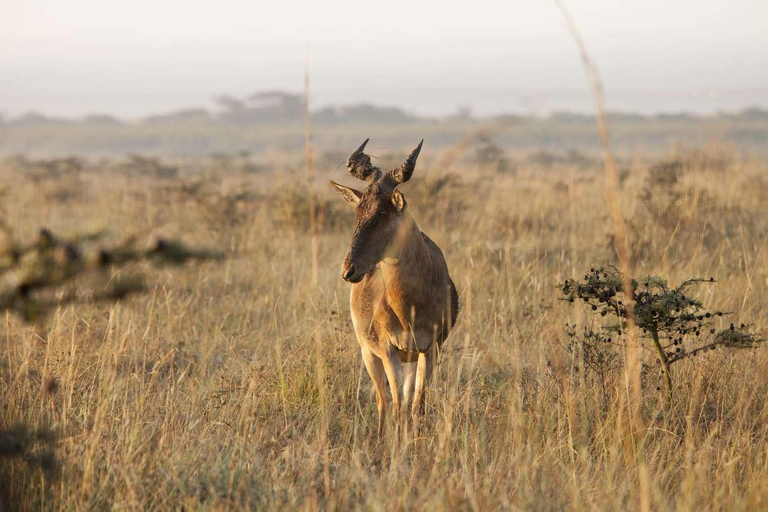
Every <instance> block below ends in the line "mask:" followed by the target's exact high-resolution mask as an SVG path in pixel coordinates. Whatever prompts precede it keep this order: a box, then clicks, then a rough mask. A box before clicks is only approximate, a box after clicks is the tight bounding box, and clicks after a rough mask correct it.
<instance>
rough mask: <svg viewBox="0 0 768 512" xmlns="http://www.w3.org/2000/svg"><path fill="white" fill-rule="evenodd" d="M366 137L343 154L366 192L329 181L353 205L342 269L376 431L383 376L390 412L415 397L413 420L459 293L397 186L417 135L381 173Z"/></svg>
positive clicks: (406, 174)
mask: <svg viewBox="0 0 768 512" xmlns="http://www.w3.org/2000/svg"><path fill="white" fill-rule="evenodd" d="M367 143H368V139H366V141H365V142H363V144H362V146H360V147H359V148H358V149H357V151H355V152H354V153H352V154H351V155H350V156H349V158H348V159H347V169H349V172H350V173H351V174H352V176H354V177H355V178H358V179H360V180H363V181H367V182H369V185H368V187H367V188H366V190H365V192H361V191H359V190H355V189H353V188H349V187H345V186H342V185H339V184H338V183H334V182H333V181H331V185H333V187H334V188H335V189H336V190H337V191H338V192H339V194H341V196H342V197H343V198H344V200H345V201H346V202H348V203H349V204H351V205H352V206H354V207H355V217H356V222H355V231H354V234H353V235H352V241H351V243H350V245H349V250H348V251H347V254H346V257H345V258H344V262H343V263H342V265H341V277H342V278H343V279H344V280H345V281H348V282H350V283H354V284H353V285H352V290H351V294H350V306H351V310H352V323H353V325H354V328H355V334H356V335H357V341H358V343H359V344H360V348H361V350H362V355H363V362H364V363H365V367H366V369H367V370H368V374H369V375H370V376H371V380H372V381H373V384H374V386H375V387H376V405H377V406H378V411H379V436H381V435H382V433H383V431H384V421H385V419H386V415H387V407H388V400H387V390H386V382H387V381H389V387H390V391H391V394H392V408H393V413H394V418H395V419H396V421H399V420H400V418H401V416H400V411H401V410H402V409H401V407H407V405H408V404H409V403H410V402H411V400H413V402H412V407H411V415H412V417H413V420H414V423H418V416H419V415H420V414H421V412H422V411H423V406H424V388H425V385H426V383H427V382H429V380H430V378H431V375H432V369H433V367H434V364H435V362H436V359H437V351H438V348H439V347H440V346H441V345H442V343H443V342H444V341H445V339H446V338H447V337H448V334H449V332H450V330H451V328H452V327H453V325H454V324H455V322H456V316H457V314H458V311H459V296H458V293H457V292H456V286H455V285H454V284H453V281H451V277H450V275H449V274H448V266H447V265H446V263H445V258H443V253H442V252H441V251H440V248H439V247H438V246H437V245H436V244H435V243H434V242H433V241H432V240H430V239H429V237H428V236H427V235H425V234H424V233H422V232H421V231H419V228H418V227H417V226H416V223H415V222H414V221H413V218H412V217H411V215H410V213H409V211H408V208H407V207H406V201H405V197H403V194H402V193H401V192H400V191H399V190H397V189H396V187H397V186H398V185H400V184H401V183H405V182H406V181H408V180H409V179H410V178H411V175H412V174H413V170H414V168H415V166H416V159H417V158H418V156H419V152H420V151H421V146H422V144H423V143H424V141H423V140H422V141H421V142H420V143H419V145H418V146H417V147H416V149H415V150H413V152H412V153H411V154H410V156H409V157H408V158H407V159H406V160H405V162H404V163H403V164H402V165H401V166H400V167H398V168H396V169H394V170H392V171H390V172H388V173H386V174H383V173H382V172H381V170H380V169H379V168H378V167H375V166H373V165H372V164H371V158H370V156H368V155H366V154H365V153H363V150H364V149H365V145H366V144H367Z"/></svg>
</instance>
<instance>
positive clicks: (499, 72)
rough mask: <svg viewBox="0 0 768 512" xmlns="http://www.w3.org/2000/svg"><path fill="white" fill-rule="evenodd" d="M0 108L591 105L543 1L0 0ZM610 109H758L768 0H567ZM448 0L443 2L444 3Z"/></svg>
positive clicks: (433, 110)
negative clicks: (287, 93)
mask: <svg viewBox="0 0 768 512" xmlns="http://www.w3.org/2000/svg"><path fill="white" fill-rule="evenodd" d="M0 2H1V3H0V12H1V13H2V15H1V16H0V76H2V80H0V112H4V113H5V114H6V115H18V114H20V113H22V112H26V111H29V110H36V111H41V112H45V113H48V114H54V115H65V116H79V115H83V114H88V113H95V112H106V113H111V114H116V115H118V116H122V117H129V118H130V117H138V116H142V115H146V114H149V113H158V112H168V111H172V110H176V109H180V108H186V107H193V106H204V107H210V106H212V101H211V98H212V97H213V96H215V95H218V94H222V93H229V94H233V95H247V94H249V93H251V92H253V91H256V90H263V89H285V90H294V91H298V90H300V89H301V87H302V84H303V76H302V75H303V66H304V53H305V46H308V47H309V54H310V74H311V91H312V95H311V98H312V102H313V105H314V106H322V105H326V104H330V103H345V104H348V103H357V102H362V101H368V102H373V103H379V104H385V105H398V106H402V107H405V108H407V109H409V110H412V111H416V112H418V113H422V114H444V113H448V112H451V111H453V110H455V109H456V107H457V106H460V105H467V106H471V107H472V108H473V109H474V111H475V112H477V113H480V114H489V113H499V112H524V113H546V112H548V111H550V110H552V109H558V108H567V107H571V108H576V109H584V108H588V104H587V103H586V100H587V98H588V95H587V92H586V86H585V83H584V75H583V72H582V69H581V64H580V60H579V57H578V53H577V51H576V48H575V46H574V44H573V42H572V40H571V39H570V36H569V34H568V32H567V30H566V28H565V23H564V21H563V19H562V16H561V15H560V13H559V11H558V10H557V9H556V7H555V6H554V4H553V3H552V2H551V1H549V0H528V1H524V0H506V1H493V2H478V1H475V2H438V1H435V0H427V1H413V0H412V1H407V2H404V1H399V0H386V1H381V2H372V1H365V0H353V1H331V0H325V1H322V0H316V1H313V2H296V1H292V0H282V1H279V0H278V1H273V2H263V1H250V2H232V1H225V0H219V1H217V2H205V3H197V2H191V1H177V0H171V1H163V0H133V1H130V2H109V1H104V0H75V1H72V0H70V1H61V0H43V1H40V0H23V1H19V0H0ZM564 3H565V4H566V5H567V6H568V7H569V9H570V10H571V12H572V14H573V16H574V17H575V19H576V22H577V23H578V25H579V27H580V30H581V32H582V34H583V36H584V39H585V40H586V43H587V45H588V47H589V50H590V51H591V53H592V55H593V57H594V59H595V60H596V61H597V63H598V65H599V67H600V70H601V72H602V74H603V78H604V81H605V85H606V88H607V91H608V104H609V108H613V109H632V110H637V111H643V112H653V111H679V110H696V111H700V112H708V111H714V110H718V109H726V110H733V109H738V108H743V107H745V106H748V105H751V104H757V105H762V106H763V107H768V0H643V1H639V0H638V1H633V2H630V1H626V0H564ZM451 5H452V6H451Z"/></svg>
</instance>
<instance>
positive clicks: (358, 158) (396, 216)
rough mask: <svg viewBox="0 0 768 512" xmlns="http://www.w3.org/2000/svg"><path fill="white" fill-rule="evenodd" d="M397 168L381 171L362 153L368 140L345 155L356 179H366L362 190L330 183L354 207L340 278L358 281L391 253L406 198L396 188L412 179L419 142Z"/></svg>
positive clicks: (403, 212) (401, 222) (401, 221)
mask: <svg viewBox="0 0 768 512" xmlns="http://www.w3.org/2000/svg"><path fill="white" fill-rule="evenodd" d="M423 143H424V140H422V141H421V142H419V145H418V146H416V149H414V150H413V152H412V153H411V154H410V155H409V156H408V158H407V159H406V160H405V162H403V164H402V165H401V166H400V167H397V168H396V169H393V170H391V171H389V172H388V173H386V174H383V173H382V172H381V170H380V169H379V168H378V167H375V166H373V165H372V164H371V157H370V156H368V155H366V154H365V153H363V150H364V149H365V145H366V144H368V139H366V140H365V142H363V145H362V146H360V147H359V148H358V149H357V151H355V152H354V153H352V154H351V155H349V158H347V169H349V172H350V174H352V176H354V177H355V178H357V179H359V180H362V181H367V182H368V183H369V184H368V187H367V188H366V189H365V191H364V192H361V191H359V190H355V189H353V188H349V187H345V186H343V185H339V184H338V183H334V182H333V181H332V182H331V185H333V188H335V189H336V191H337V192H338V193H339V194H341V197H343V198H344V200H345V201H346V202H347V203H349V204H351V205H352V206H354V207H355V232H354V233H353V234H352V241H351V242H350V244H349V250H348V251H347V255H346V256H345V258H344V262H343V263H342V264H341V277H342V279H344V280H345V281H349V282H350V283H359V282H360V281H362V280H363V277H364V276H365V274H366V273H367V272H368V270H369V269H371V268H373V267H374V266H375V265H376V264H377V263H379V262H380V261H381V260H383V259H384V258H386V257H387V256H388V255H390V254H392V253H393V252H394V251H393V248H394V247H393V246H394V245H396V243H395V241H396V239H397V234H398V231H399V228H400V226H401V225H402V224H403V221H404V214H405V206H406V204H405V197H403V194H402V193H401V192H400V191H399V190H397V189H396V187H397V186H398V185H399V184H401V183H405V182H406V181H408V180H409V179H410V178H411V175H412V174H413V170H414V168H415V167H416V159H417V158H418V157H419V152H420V151H421V145H422V144H423Z"/></svg>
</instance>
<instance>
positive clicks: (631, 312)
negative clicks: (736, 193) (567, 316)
mask: <svg viewBox="0 0 768 512" xmlns="http://www.w3.org/2000/svg"><path fill="white" fill-rule="evenodd" d="M714 282H715V280H714V278H711V277H710V278H708V279H702V278H693V279H688V280H686V281H684V282H683V283H681V284H680V285H678V286H677V287H672V286H670V284H669V283H668V282H667V280H665V279H663V278H661V277H658V276H647V277H644V278H642V279H639V280H636V279H630V280H629V283H631V287H632V290H631V292H630V293H626V292H625V290H624V284H623V283H624V278H623V276H622V274H621V272H620V271H619V270H618V269H617V268H616V267H614V266H612V265H608V266H604V267H596V268H592V269H590V272H589V273H588V274H586V275H585V276H584V278H583V279H581V280H575V279H568V280H566V281H565V282H564V283H563V284H562V285H561V290H562V293H563V295H564V297H565V300H567V301H568V302H576V301H577V300H580V301H583V302H584V303H585V304H586V305H587V306H589V309H590V310H591V311H592V313H593V314H595V315H600V316H601V317H607V318H608V321H609V323H607V324H606V325H604V326H603V328H604V329H605V330H606V331H607V332H614V333H616V334H617V335H618V336H622V335H624V334H625V331H626V330H627V328H628V327H629V325H634V327H635V332H634V334H635V336H636V337H637V338H638V339H641V340H648V341H652V342H653V345H654V347H655V349H656V351H657V354H658V356H659V360H660V362H661V364H662V366H663V370H664V373H665V375H667V376H668V369H669V366H670V365H671V364H672V363H675V362H677V361H681V360H683V359H687V358H689V357H693V356H696V355H697V354H698V353H699V352H702V351H707V350H715V349H716V348H718V347H728V348H753V347H756V346H758V345H759V344H761V343H762V342H763V341H765V338H762V337H760V336H758V335H756V334H754V333H750V332H749V331H748V328H747V326H746V325H744V324H742V325H741V326H739V327H738V328H737V327H736V326H734V325H733V324H731V325H730V327H729V328H728V329H725V330H721V331H719V332H718V331H717V329H716V328H715V321H716V319H717V318H718V317H722V316H724V315H727V314H728V313H725V312H723V311H717V310H709V309H707V308H706V307H705V306H704V305H703V303H702V302H701V300H699V299H698V298H696V297H694V296H693V295H692V294H691V288H692V287H694V286H695V285H699V284H702V283H714ZM630 319H631V321H632V322H631V323H630V321H629V320H630ZM566 331H567V333H568V334H569V336H570V338H571V339H572V340H578V343H579V344H581V345H582V346H584V347H586V351H585V357H588V358H589V359H590V360H591V361H592V362H591V363H587V364H588V366H590V367H592V368H593V369H594V368H595V365H596V363H595V361H597V362H599V361H601V360H605V359H606V357H605V356H601V357H600V358H596V356H595V353H596V352H600V351H601V350H600V347H603V349H604V346H605V343H602V342H605V341H608V342H612V341H613V339H612V338H610V337H606V336H604V335H602V334H597V333H595V332H593V331H591V330H590V331H589V333H590V335H589V336H587V335H583V336H577V333H576V331H575V329H574V328H573V327H570V326H566ZM590 352H591V353H590ZM669 387H670V391H671V385H670V386H669Z"/></svg>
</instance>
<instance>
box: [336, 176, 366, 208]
mask: <svg viewBox="0 0 768 512" xmlns="http://www.w3.org/2000/svg"><path fill="white" fill-rule="evenodd" d="M331 186H332V187H333V188H335V189H336V192H338V193H339V194H340V195H341V197H343V198H344V200H345V201H346V202H348V203H349V204H351V205H352V206H357V203H359V202H360V198H361V197H363V193H362V192H360V191H359V190H355V189H353V188H349V187H345V186H344V185H339V184H338V183H336V182H334V181H331Z"/></svg>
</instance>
